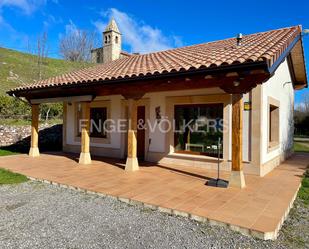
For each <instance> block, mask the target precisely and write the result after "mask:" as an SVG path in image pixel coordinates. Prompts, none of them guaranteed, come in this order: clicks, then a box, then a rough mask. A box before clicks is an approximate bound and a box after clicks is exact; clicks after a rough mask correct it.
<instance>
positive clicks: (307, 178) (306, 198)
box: [298, 166, 309, 206]
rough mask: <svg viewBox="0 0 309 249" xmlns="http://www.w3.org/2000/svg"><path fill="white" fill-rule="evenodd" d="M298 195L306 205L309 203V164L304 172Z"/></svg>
mask: <svg viewBox="0 0 309 249" xmlns="http://www.w3.org/2000/svg"><path fill="white" fill-rule="evenodd" d="M298 197H299V198H300V199H301V200H302V201H303V202H304V203H305V205H307V206H308V205H309V166H308V169H307V170H306V172H305V174H304V179H303V180H302V184H301V188H300V190H299V192H298Z"/></svg>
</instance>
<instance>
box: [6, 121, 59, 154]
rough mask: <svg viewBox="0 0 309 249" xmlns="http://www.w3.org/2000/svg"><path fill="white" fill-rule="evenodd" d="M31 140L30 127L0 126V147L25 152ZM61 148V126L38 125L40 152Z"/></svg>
mask: <svg viewBox="0 0 309 249" xmlns="http://www.w3.org/2000/svg"><path fill="white" fill-rule="evenodd" d="M30 140H31V127H30V125H27V126H9V125H0V147H10V148H14V150H20V151H26V150H28V149H29V146H30ZM61 146H62V125H53V126H51V125H40V127H39V147H40V149H41V150H60V149H61Z"/></svg>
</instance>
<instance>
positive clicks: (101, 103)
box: [74, 100, 110, 144]
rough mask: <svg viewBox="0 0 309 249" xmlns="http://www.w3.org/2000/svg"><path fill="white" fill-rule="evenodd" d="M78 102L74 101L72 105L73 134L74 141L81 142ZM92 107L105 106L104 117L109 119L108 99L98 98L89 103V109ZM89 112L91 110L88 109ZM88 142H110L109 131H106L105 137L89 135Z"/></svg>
mask: <svg viewBox="0 0 309 249" xmlns="http://www.w3.org/2000/svg"><path fill="white" fill-rule="evenodd" d="M79 104H80V103H79V102H76V103H75V105H74V111H75V118H74V123H75V127H74V134H75V142H79V143H80V142H81V136H80V135H79V132H78V120H79V110H78V106H79ZM92 108H106V119H110V101H109V100H100V101H93V102H91V103H90V109H92ZM90 112H91V111H90ZM90 143H94V144H110V133H106V137H93V136H90Z"/></svg>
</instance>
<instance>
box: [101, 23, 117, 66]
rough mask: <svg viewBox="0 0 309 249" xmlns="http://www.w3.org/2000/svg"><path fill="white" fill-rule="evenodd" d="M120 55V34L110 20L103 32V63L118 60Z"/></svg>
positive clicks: (115, 24)
mask: <svg viewBox="0 0 309 249" xmlns="http://www.w3.org/2000/svg"><path fill="white" fill-rule="evenodd" d="M120 53H121V33H120V31H119V29H118V26H117V23H116V22H115V20H114V18H112V19H111V21H110V22H109V24H108V25H107V26H106V28H105V30H104V32H103V63H107V62H110V61H113V60H117V59H119V58H120Z"/></svg>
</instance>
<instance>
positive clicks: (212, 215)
mask: <svg viewBox="0 0 309 249" xmlns="http://www.w3.org/2000/svg"><path fill="white" fill-rule="evenodd" d="M78 159H79V155H76V154H64V153H57V154H41V156H40V157H37V158H31V157H29V156H27V155H16V156H7V157H3V158H1V160H0V167H1V168H7V169H10V170H12V171H14V172H18V173H22V174H25V175H27V176H28V177H30V178H33V179H37V180H44V182H47V183H52V184H56V185H60V186H63V187H70V188H72V189H77V190H80V191H87V192H89V193H93V192H94V193H96V194H99V195H102V196H110V197H113V198H117V199H119V200H120V201H123V202H126V203H130V204H139V205H144V206H145V207H146V208H151V209H158V210H159V211H162V212H166V213H170V214H174V215H180V216H185V217H189V218H191V219H194V220H198V221H202V222H205V221H208V222H210V223H212V224H219V225H224V226H228V227H230V228H231V229H233V230H236V231H240V232H241V233H244V234H250V235H252V236H256V237H259V238H262V239H274V238H276V236H277V235H278V231H279V229H280V227H281V225H282V224H283V222H284V220H285V218H286V216H287V214H288V211H289V209H290V208H291V206H292V203H293V201H294V199H295V197H296V194H297V191H298V188H299V186H300V182H301V179H302V174H303V172H304V169H305V168H306V166H307V163H308V161H309V158H308V155H305V154H297V155H294V156H293V157H292V158H291V159H289V160H288V161H286V162H285V163H283V164H281V165H280V166H279V167H277V168H276V169H274V170H273V171H272V172H271V173H269V174H268V175H266V176H265V177H263V178H261V177H258V176H253V175H247V176H246V184H247V187H246V188H245V189H242V190H241V189H238V188H228V189H221V188H214V187H210V186H206V185H205V183H206V181H208V180H210V179H211V178H213V177H216V171H211V170H206V169H205V168H201V167H187V166H179V165H174V166H165V165H154V164H141V165H140V170H139V171H137V172H134V173H130V172H125V171H124V170H123V169H124V168H125V161H123V162H121V161H119V160H115V159H109V158H92V166H91V167H89V166H82V165H80V166H79V167H77V165H78ZM229 176H230V173H228V172H226V173H224V174H223V175H222V177H223V178H224V179H228V178H229Z"/></svg>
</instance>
